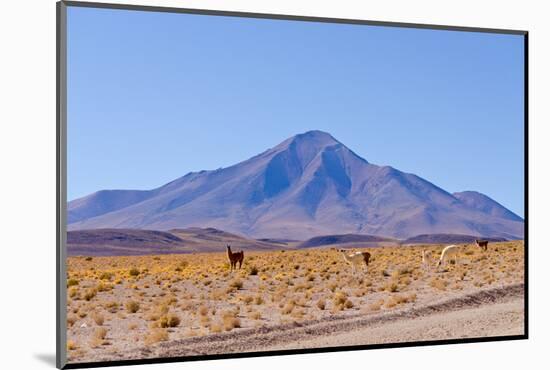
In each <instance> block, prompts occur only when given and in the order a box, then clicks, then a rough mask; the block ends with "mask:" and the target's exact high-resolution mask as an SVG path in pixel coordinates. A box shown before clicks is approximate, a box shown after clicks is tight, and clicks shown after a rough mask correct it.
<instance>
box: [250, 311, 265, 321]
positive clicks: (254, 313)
mask: <svg viewBox="0 0 550 370" xmlns="http://www.w3.org/2000/svg"><path fill="white" fill-rule="evenodd" d="M248 317H250V318H251V319H252V320H259V319H261V318H262V314H261V312H259V311H252V312H251V313H250V315H249V316H248Z"/></svg>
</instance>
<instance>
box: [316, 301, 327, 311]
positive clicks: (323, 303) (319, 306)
mask: <svg viewBox="0 0 550 370" xmlns="http://www.w3.org/2000/svg"><path fill="white" fill-rule="evenodd" d="M325 307H326V302H325V300H324V299H319V300H318V301H317V308H319V309H320V310H324V309H325Z"/></svg>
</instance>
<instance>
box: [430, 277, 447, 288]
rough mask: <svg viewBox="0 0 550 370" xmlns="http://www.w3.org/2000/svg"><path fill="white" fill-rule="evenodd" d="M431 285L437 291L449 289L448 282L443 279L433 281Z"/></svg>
mask: <svg viewBox="0 0 550 370" xmlns="http://www.w3.org/2000/svg"><path fill="white" fill-rule="evenodd" d="M430 285H431V286H432V287H433V288H436V289H439V290H445V288H447V282H446V281H445V280H442V279H437V278H436V279H433V280H432V281H431V282H430Z"/></svg>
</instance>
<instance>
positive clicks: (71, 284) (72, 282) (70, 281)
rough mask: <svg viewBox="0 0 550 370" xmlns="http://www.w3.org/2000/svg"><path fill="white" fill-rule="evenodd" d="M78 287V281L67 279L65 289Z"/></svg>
mask: <svg viewBox="0 0 550 370" xmlns="http://www.w3.org/2000/svg"><path fill="white" fill-rule="evenodd" d="M75 285H78V280H76V279H68V280H67V288H69V287H72V286H75Z"/></svg>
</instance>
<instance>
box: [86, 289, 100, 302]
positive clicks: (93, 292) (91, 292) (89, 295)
mask: <svg viewBox="0 0 550 370" xmlns="http://www.w3.org/2000/svg"><path fill="white" fill-rule="evenodd" d="M96 294H97V289H96V288H89V289H86V292H85V293H84V296H83V298H84V299H85V300H87V301H90V300H92V299H93V298H94V297H95V296H96Z"/></svg>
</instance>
